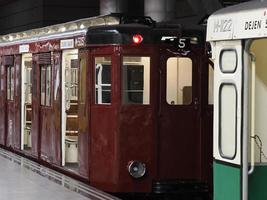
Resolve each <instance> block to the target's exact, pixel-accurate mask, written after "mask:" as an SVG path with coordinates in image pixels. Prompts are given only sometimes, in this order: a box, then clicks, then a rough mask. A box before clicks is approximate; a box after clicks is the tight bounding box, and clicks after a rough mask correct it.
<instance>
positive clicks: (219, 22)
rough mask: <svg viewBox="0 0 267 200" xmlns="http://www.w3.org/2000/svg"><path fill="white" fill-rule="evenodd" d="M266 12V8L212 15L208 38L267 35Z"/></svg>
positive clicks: (219, 38)
mask: <svg viewBox="0 0 267 200" xmlns="http://www.w3.org/2000/svg"><path fill="white" fill-rule="evenodd" d="M266 13H267V12H266V10H253V11H249V12H237V13H229V14H228V15H227V14H224V15H219V16H216V15H215V16H211V17H210V19H209V20H208V31H207V40H208V41H212V40H228V39H243V38H259V37H263V36H264V37H266V36H267V15H266Z"/></svg>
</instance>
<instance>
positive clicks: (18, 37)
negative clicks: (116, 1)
mask: <svg viewBox="0 0 267 200" xmlns="http://www.w3.org/2000/svg"><path fill="white" fill-rule="evenodd" d="M119 23H121V16H119V15H118V14H111V15H103V16H98V17H90V18H84V19H79V20H75V21H71V22H66V23H61V24H56V25H52V26H47V27H43V28H36V29H31V30H27V31H22V32H17V33H10V34H7V35H3V36H0V46H7V45H14V44H19V43H30V42H35V41H39V40H48V39H56V38H61V37H73V36H76V35H81V34H84V35H85V33H86V30H87V28H88V27H91V26H101V25H114V24H119Z"/></svg>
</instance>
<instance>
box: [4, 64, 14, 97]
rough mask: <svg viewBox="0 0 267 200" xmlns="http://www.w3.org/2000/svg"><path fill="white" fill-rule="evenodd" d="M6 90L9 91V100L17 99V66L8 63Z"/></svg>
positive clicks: (7, 95)
mask: <svg viewBox="0 0 267 200" xmlns="http://www.w3.org/2000/svg"><path fill="white" fill-rule="evenodd" d="M12 69H13V78H12ZM12 81H13V82H12ZM12 83H13V84H12ZM12 89H13V93H12ZM6 92H7V93H6V99H7V101H9V102H13V101H14V99H15V66H14V65H6Z"/></svg>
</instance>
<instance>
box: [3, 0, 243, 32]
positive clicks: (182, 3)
mask: <svg viewBox="0 0 267 200" xmlns="http://www.w3.org/2000/svg"><path fill="white" fill-rule="evenodd" d="M244 1H247V0H0V34H1V35H3V34H7V33H12V32H19V31H23V30H28V29H32V28H38V27H43V26H48V25H52V24H57V23H61V22H67V21H71V20H75V19H80V18H84V17H91V16H97V15H100V14H107V13H110V12H124V13H128V14H131V15H144V14H146V15H147V14H149V15H150V16H152V17H153V18H154V19H156V20H157V21H162V20H169V19H179V20H182V21H183V22H185V23H198V22H199V20H200V19H201V18H203V17H205V16H208V15H209V14H211V13H212V12H214V11H215V10H217V9H219V8H221V7H224V6H229V5H233V4H236V3H240V2H244ZM161 2H162V3H163V4H164V5H165V4H166V5H167V4H168V2H172V5H170V6H169V7H170V8H168V6H166V8H165V10H164V12H165V14H163V15H162V13H161V15H158V14H157V13H153V12H151V11H153V10H154V11H155V10H157V9H158V8H156V6H155V5H157V4H160V3H161ZM161 7H162V6H161ZM148 11H149V12H148Z"/></svg>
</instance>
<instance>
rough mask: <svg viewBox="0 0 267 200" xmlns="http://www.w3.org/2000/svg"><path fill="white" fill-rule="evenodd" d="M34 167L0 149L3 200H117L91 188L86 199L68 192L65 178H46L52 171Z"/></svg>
mask: <svg viewBox="0 0 267 200" xmlns="http://www.w3.org/2000/svg"><path fill="white" fill-rule="evenodd" d="M12 156H13V158H12ZM33 165H34V163H32V161H29V160H27V159H25V158H22V157H18V156H17V155H15V154H13V153H10V152H7V151H5V150H2V149H0V200H7V199H8V200H48V199H53V200H88V199H101V200H111V199H117V198H116V197H112V196H111V195H109V194H106V193H103V192H101V191H98V190H94V189H93V188H92V187H90V188H89V190H92V191H93V196H91V197H90V196H89V197H85V196H83V195H82V194H80V193H79V192H77V191H78V190H77V188H76V189H75V190H71V189H67V187H66V183H67V182H66V181H68V183H69V182H70V180H68V178H66V177H65V178H63V179H64V180H62V182H59V181H52V179H53V178H51V177H50V178H48V176H45V175H43V174H50V173H51V172H50V171H48V170H49V169H47V168H41V171H42V172H43V173H40V172H38V170H37V169H38V164H37V165H36V166H37V167H36V166H35V167H33ZM33 169H35V170H33ZM57 174H58V173H57ZM49 179H50V180H49ZM54 180H55V179H54ZM75 183H76V182H75ZM76 185H77V183H76ZM68 187H69V188H74V184H73V185H71V184H69V186H68ZM84 190H85V189H84ZM87 190H88V188H87Z"/></svg>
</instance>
